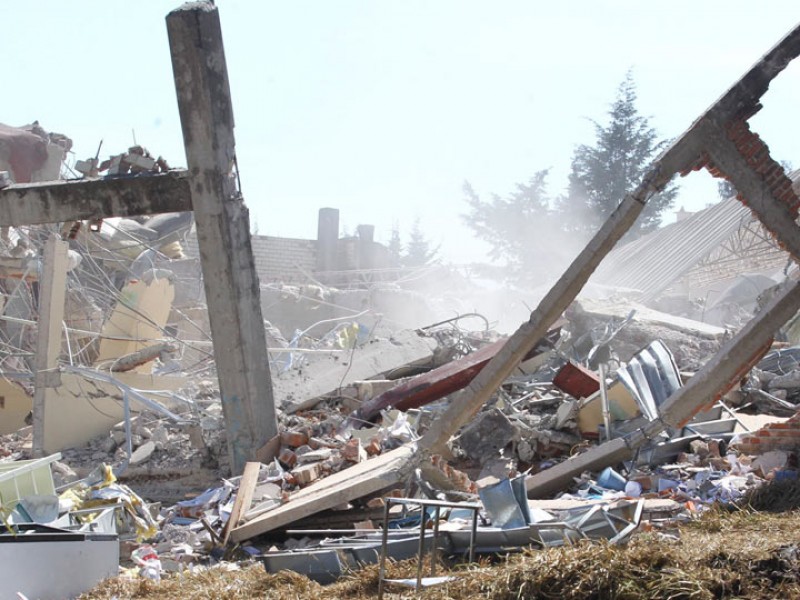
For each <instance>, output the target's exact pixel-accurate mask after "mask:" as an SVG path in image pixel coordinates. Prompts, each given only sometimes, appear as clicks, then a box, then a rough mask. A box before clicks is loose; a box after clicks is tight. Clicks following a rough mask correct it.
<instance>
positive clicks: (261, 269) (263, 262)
mask: <svg viewBox="0 0 800 600" xmlns="http://www.w3.org/2000/svg"><path fill="white" fill-rule="evenodd" d="M252 245H253V258H254V260H255V264H256V271H257V272H258V278H259V281H260V282H261V283H269V282H276V281H281V282H284V283H308V277H306V276H305V275H304V274H303V271H305V273H313V272H314V271H315V270H316V268H317V242H316V240H301V239H296V238H279V237H271V236H267V235H254V236H252ZM185 252H186V254H187V255H188V256H192V257H197V256H199V252H198V250H197V238H196V237H195V236H194V235H191V236H190V237H189V238H188V239H187V240H186V244H185Z"/></svg>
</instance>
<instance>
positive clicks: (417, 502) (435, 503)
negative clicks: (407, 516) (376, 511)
mask: <svg viewBox="0 0 800 600" xmlns="http://www.w3.org/2000/svg"><path fill="white" fill-rule="evenodd" d="M384 502H385V505H384V511H383V536H382V538H381V566H380V570H379V571H378V600H381V599H382V598H383V589H384V583H385V581H386V554H387V552H386V549H387V545H388V543H389V512H390V509H391V507H392V506H393V505H395V504H400V505H402V506H420V507H421V508H422V515H421V517H420V524H419V549H418V550H417V584H416V589H417V590H419V589H420V588H421V587H422V555H423V554H424V553H425V524H426V521H427V517H428V513H427V510H426V509H427V508H428V507H433V508H434V509H435V513H434V523H433V544H432V545H431V576H434V575H436V543H437V542H438V540H439V515H440V512H441V509H442V508H464V509H467V510H471V511H472V528H471V530H470V536H469V562H472V561H473V560H474V559H475V535H476V533H477V530H478V512H479V511H480V509H481V508H482V506H481V505H480V504H478V503H476V502H447V501H444V500H428V499H425V498H384Z"/></svg>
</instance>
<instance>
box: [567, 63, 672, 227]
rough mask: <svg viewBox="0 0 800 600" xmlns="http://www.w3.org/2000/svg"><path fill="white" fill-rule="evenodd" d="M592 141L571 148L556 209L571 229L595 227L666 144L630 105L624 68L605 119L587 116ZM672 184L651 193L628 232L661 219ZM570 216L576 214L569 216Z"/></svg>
mask: <svg viewBox="0 0 800 600" xmlns="http://www.w3.org/2000/svg"><path fill="white" fill-rule="evenodd" d="M592 123H594V128H595V142H594V145H585V144H582V145H580V146H578V147H577V148H576V149H575V152H574V154H573V158H572V170H571V172H570V175H569V185H568V188H567V193H566V195H565V196H564V197H562V198H561V199H560V200H559V202H558V211H559V212H560V213H562V214H564V215H565V217H568V216H569V215H572V216H573V219H572V220H571V221H570V222H571V224H572V228H573V229H574V230H584V231H589V232H592V231H595V230H596V229H597V228H598V227H599V226H600V225H601V224H602V223H603V222H604V221H605V220H606V218H608V216H609V215H610V214H611V213H612V212H613V210H614V209H615V208H616V207H617V206H618V205H619V203H620V202H622V199H623V198H624V197H625V194H626V193H627V192H629V191H631V190H632V189H634V188H635V187H636V185H638V184H639V182H640V181H641V179H642V175H644V173H645V171H646V170H647V169H648V167H649V166H650V164H651V163H652V161H653V160H654V159H655V158H656V156H657V155H658V153H659V152H660V151H661V150H662V149H663V148H664V146H665V145H666V143H667V142H666V141H659V140H658V134H657V133H656V131H655V129H654V128H653V127H651V126H650V121H649V119H648V118H647V117H644V116H642V115H640V114H639V111H638V110H637V108H636V83H635V82H634V80H633V75H632V74H631V72H630V71H629V72H628V74H627V75H626V76H625V79H624V80H623V81H622V83H621V84H620V86H619V88H618V90H617V97H616V99H615V100H614V102H613V103H612V104H611V108H610V110H609V111H608V122H607V124H605V125H602V124H600V123H598V122H597V121H592ZM677 191H678V190H677V187H676V186H674V185H670V186H668V187H667V188H666V189H665V190H663V191H662V192H661V193H660V194H657V195H655V196H654V197H653V198H651V199H650V200H649V201H648V203H647V206H646V207H645V209H644V211H643V212H642V215H641V217H640V218H639V220H638V222H637V225H636V226H635V227H634V229H633V232H632V233H633V235H641V234H643V233H647V232H649V231H652V230H654V229H657V228H658V227H659V225H660V224H661V216H662V214H663V213H664V211H666V210H667V209H669V208H670V207H671V206H672V203H673V200H674V199H675V196H676V194H677ZM575 216H579V217H581V218H580V219H575V218H574V217H575Z"/></svg>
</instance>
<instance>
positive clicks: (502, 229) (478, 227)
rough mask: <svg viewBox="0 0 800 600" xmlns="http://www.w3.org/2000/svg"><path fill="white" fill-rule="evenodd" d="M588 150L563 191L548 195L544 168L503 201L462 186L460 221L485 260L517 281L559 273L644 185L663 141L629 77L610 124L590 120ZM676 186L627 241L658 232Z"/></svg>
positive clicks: (575, 161)
mask: <svg viewBox="0 0 800 600" xmlns="http://www.w3.org/2000/svg"><path fill="white" fill-rule="evenodd" d="M593 123H594V127H595V141H594V144H593V145H585V144H584V145H580V146H578V147H577V148H576V149H575V152H574V154H573V157H572V164H571V172H570V174H569V181H568V186H567V190H566V193H565V194H563V195H562V196H561V197H559V198H558V199H553V198H551V197H550V196H549V195H548V193H547V182H546V179H547V176H548V171H549V170H548V169H545V170H541V171H537V172H536V173H534V175H533V176H532V177H531V178H530V179H528V181H527V182H525V183H518V184H516V185H515V187H514V189H513V191H512V192H511V193H510V194H508V195H507V196H500V195H498V194H492V196H491V199H489V200H482V199H481V198H480V197H479V195H478V194H477V193H476V191H475V190H474V189H473V188H472V186H471V185H470V184H469V183H468V182H465V183H464V187H463V191H464V199H465V201H466V203H467V206H468V212H467V213H465V214H463V215H462V218H463V219H464V222H465V223H466V224H467V226H468V227H469V228H470V229H472V231H473V232H474V234H475V236H476V237H477V238H478V239H481V240H483V241H485V242H488V243H489V244H490V246H491V250H490V252H489V257H490V258H492V259H494V260H503V261H505V263H506V264H507V265H508V267H509V268H510V270H511V276H512V277H513V278H516V279H520V280H525V279H536V278H541V276H542V275H552V274H555V275H557V274H558V273H560V272H561V269H562V268H563V266H564V263H565V261H566V260H569V259H570V258H572V257H573V256H574V255H575V253H576V252H577V251H578V249H579V248H580V247H581V246H582V245H583V244H584V243H585V241H586V239H587V238H588V237H589V236H590V235H591V234H593V233H594V232H595V231H596V230H597V229H598V228H599V227H600V225H601V224H602V223H603V222H604V221H605V220H606V218H607V217H608V216H609V215H610V214H611V212H612V211H613V210H614V209H615V208H616V207H617V206H618V205H619V203H620V202H621V201H622V199H623V198H624V197H625V194H626V193H627V192H629V191H631V190H633V189H634V188H635V186H637V185H638V184H639V182H640V181H641V178H642V175H643V174H644V173H645V172H646V170H647V169H648V167H649V166H650V164H651V163H652V161H653V160H654V159H655V158H656V155H657V154H658V153H659V151H660V150H661V149H662V148H663V147H664V145H665V144H666V143H667V142H666V141H659V140H658V136H657V134H656V131H655V129H653V127H651V126H650V123H649V120H648V119H647V118H646V117H643V116H641V115H640V114H639V112H638V110H637V108H636V85H635V82H634V80H633V77H632V75H631V73H630V72H629V73H628V74H627V75H626V77H625V79H624V80H623V82H622V83H621V84H620V86H619V88H618V91H617V96H616V99H615V100H614V102H613V103H612V105H611V108H610V110H609V112H608V122H607V124H604V125H601V124H600V123H598V122H596V121H593ZM676 194H677V188H676V187H675V186H672V185H670V186H668V187H667V188H666V189H665V190H663V191H662V192H661V193H660V194H658V195H656V196H654V197H653V198H651V199H650V200H649V201H648V204H647V206H646V208H645V209H644V211H643V213H642V215H641V216H640V218H639V220H638V222H637V225H636V226H635V228H634V230H633V232H632V235H634V236H636V235H641V234H642V233H646V232H648V231H651V230H653V229H656V228H657V227H658V226H659V225H660V223H661V216H662V214H663V213H664V211H666V210H667V209H668V208H669V207H670V206H671V205H672V203H673V200H674V198H675V195H676Z"/></svg>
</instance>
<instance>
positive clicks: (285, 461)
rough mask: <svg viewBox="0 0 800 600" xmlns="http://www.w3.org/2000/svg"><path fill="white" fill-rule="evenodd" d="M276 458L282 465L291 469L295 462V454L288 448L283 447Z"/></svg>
mask: <svg viewBox="0 0 800 600" xmlns="http://www.w3.org/2000/svg"><path fill="white" fill-rule="evenodd" d="M278 460H279V461H280V462H281V464H282V465H284V466H285V467H287V468H289V469H291V468H292V467H294V466H295V465H296V464H297V455H296V454H295V453H294V452H292V451H291V450H289V448H284V449H282V450H281V453H280V454H279V455H278Z"/></svg>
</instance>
